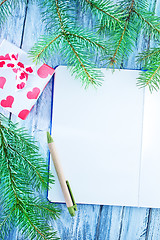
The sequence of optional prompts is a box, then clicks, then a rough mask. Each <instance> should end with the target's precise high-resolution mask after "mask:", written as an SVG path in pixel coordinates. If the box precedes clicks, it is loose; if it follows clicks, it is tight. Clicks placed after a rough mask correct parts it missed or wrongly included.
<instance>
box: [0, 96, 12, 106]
mask: <svg viewBox="0 0 160 240" xmlns="http://www.w3.org/2000/svg"><path fill="white" fill-rule="evenodd" d="M13 102H14V97H12V96H7V97H6V99H3V100H2V101H1V106H2V107H10V108H12V104H13Z"/></svg>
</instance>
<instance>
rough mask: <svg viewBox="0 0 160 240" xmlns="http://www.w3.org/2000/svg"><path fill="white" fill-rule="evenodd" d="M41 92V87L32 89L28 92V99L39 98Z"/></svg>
mask: <svg viewBox="0 0 160 240" xmlns="http://www.w3.org/2000/svg"><path fill="white" fill-rule="evenodd" d="M39 93H40V89H39V88H37V87H35V88H33V89H32V91H30V92H28V93H27V98H28V99H37V98H38V95H39Z"/></svg>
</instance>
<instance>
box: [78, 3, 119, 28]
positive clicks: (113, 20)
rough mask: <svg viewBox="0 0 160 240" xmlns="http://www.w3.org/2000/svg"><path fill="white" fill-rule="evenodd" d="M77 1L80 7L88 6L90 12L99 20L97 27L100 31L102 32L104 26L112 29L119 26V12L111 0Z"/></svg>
mask: <svg viewBox="0 0 160 240" xmlns="http://www.w3.org/2000/svg"><path fill="white" fill-rule="evenodd" d="M79 2H80V4H81V6H82V9H85V7H86V8H87V7H88V8H90V10H91V12H92V13H93V14H94V16H95V17H96V19H97V20H98V22H99V23H98V24H97V27H98V28H99V31H100V32H102V30H103V32H104V30H106V28H109V29H110V30H114V29H115V27H116V26H119V27H121V13H120V11H119V9H118V7H117V5H116V4H115V3H114V4H113V2H112V1H110V0H108V1H105V0H100V1H96V0H92V1H90V0H80V1H79Z"/></svg>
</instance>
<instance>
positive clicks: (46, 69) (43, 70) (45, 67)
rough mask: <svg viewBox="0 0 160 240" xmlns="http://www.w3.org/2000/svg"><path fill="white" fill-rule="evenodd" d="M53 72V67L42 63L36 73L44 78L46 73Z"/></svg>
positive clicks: (50, 73)
mask: <svg viewBox="0 0 160 240" xmlns="http://www.w3.org/2000/svg"><path fill="white" fill-rule="evenodd" d="M53 73H54V69H53V68H51V67H50V66H48V65H46V64H43V65H42V66H41V67H40V68H39V69H38V70H37V74H38V76H39V77H41V78H46V77H48V75H52V74H53Z"/></svg>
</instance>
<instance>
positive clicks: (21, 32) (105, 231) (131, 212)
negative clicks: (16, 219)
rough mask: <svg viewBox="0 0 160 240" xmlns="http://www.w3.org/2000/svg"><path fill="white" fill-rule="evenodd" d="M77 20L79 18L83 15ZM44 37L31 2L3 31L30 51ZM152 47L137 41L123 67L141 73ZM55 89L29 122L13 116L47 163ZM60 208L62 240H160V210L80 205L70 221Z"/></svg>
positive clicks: (158, 5) (12, 238) (56, 60)
mask: <svg viewBox="0 0 160 240" xmlns="http://www.w3.org/2000/svg"><path fill="white" fill-rule="evenodd" d="M150 9H151V10H154V11H156V14H157V15H160V0H153V1H152V0H150ZM77 14H78V10H77ZM77 16H78V17H79V15H77ZM79 18H80V17H79ZM84 19H85V21H84ZM80 21H81V23H82V24H85V25H87V24H88V25H90V26H91V25H92V21H91V19H90V18H89V16H88V18H87V17H86V16H84V18H83V16H81V19H80ZM43 33H44V25H43V24H42V22H41V17H40V12H39V8H38V6H37V5H36V3H34V4H31V3H30V1H28V4H27V5H26V6H22V7H21V8H19V9H17V10H16V11H15V12H14V13H13V16H11V17H9V19H8V21H7V22H6V24H5V25H4V26H3V29H1V36H0V38H1V40H2V39H4V38H5V39H7V40H8V41H10V42H12V43H14V44H15V45H17V46H18V47H21V48H22V49H24V50H25V51H28V50H29V49H30V48H31V47H32V46H33V44H34V43H35V42H36V41H37V39H38V37H39V36H40V35H41V34H43ZM149 45H152V42H150V39H149V36H144V35H143V34H142V35H141V36H140V37H139V39H137V43H136V46H135V49H134V53H132V54H131V55H130V56H129V58H128V60H127V61H125V62H123V67H124V68H129V69H138V68H139V66H138V65H137V64H136V61H135V55H136V54H137V52H139V51H141V50H143V49H146V48H147V47H148V46H149ZM48 64H49V65H50V66H53V67H54V66H56V65H60V64H64V63H63V62H62V61H61V58H60V56H51V58H50V61H49V62H48ZM52 88H53V81H52V80H51V81H50V82H49V84H48V85H47V87H46V88H45V90H44V92H43V93H42V95H41V96H40V98H39V99H38V101H37V103H36V105H35V106H34V107H33V109H32V111H31V113H30V114H29V116H28V118H27V120H25V121H22V120H19V119H18V118H16V117H14V116H13V115H12V120H13V121H15V122H16V121H18V122H20V125H22V126H24V127H25V128H27V129H29V132H30V133H31V134H32V135H34V136H35V138H36V139H37V140H39V142H40V145H41V149H42V152H43V153H44V154H45V158H46V162H48V156H49V155H48V147H47V144H46V131H47V130H48V129H49V127H50V117H51V112H52V109H51V104H52V103H51V95H52ZM0 111H1V112H2V113H4V114H5V115H6V116H8V117H9V113H8V112H7V111H4V110H3V109H2V108H0ZM158 186H159V184H158V183H157V188H158ZM106 191H107V189H106ZM148 191H149V189H148ZM58 205H59V207H60V208H61V209H62V214H61V216H60V219H58V220H57V221H55V222H53V223H52V224H53V225H54V227H55V229H56V230H57V232H58V236H59V237H60V238H61V239H62V240H93V239H94V240H138V239H140V240H151V239H152V240H159V239H160V209H148V208H133V207H124V206H121V207H114V206H99V205H83V204H80V205H78V212H77V214H76V216H75V217H74V218H70V216H69V213H68V210H67V208H66V206H65V205H64V204H58ZM16 239H17V240H22V239H23V237H21V235H20V234H19V233H18V230H17V229H15V230H14V231H13V232H10V233H8V237H7V239H6V240H16ZM23 240H24V239H23Z"/></svg>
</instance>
